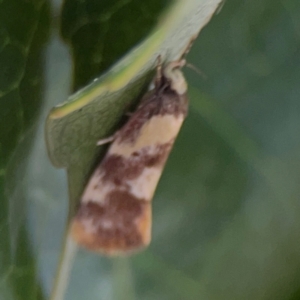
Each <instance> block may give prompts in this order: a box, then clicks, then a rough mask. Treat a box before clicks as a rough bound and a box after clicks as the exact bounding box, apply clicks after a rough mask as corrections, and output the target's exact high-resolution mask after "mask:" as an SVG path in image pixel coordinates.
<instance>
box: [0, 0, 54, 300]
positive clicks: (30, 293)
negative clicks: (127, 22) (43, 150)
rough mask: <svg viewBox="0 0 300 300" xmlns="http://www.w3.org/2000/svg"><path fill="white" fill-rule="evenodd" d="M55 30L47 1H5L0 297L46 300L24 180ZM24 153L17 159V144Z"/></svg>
mask: <svg viewBox="0 0 300 300" xmlns="http://www.w3.org/2000/svg"><path fill="white" fill-rule="evenodd" d="M48 31H49V3H48V2H47V1H44V0H35V1H15V0H4V1H1V2H0V203H1V209H0V232H1V242H0V298H1V299H43V296H42V293H41V289H40V286H39V283H38V282H37V279H36V278H37V274H36V266H35V265H36V261H35V259H34V258H33V257H32V253H31V251H30V249H29V245H28V236H27V234H28V233H27V231H26V228H25V227H24V222H25V218H26V217H25V210H24V206H26V203H24V202H25V201H26V200H25V195H24V192H22V190H23V189H24V185H23V183H24V182H22V181H23V178H24V176H26V175H24V173H25V166H26V159H27V155H28V153H29V151H30V142H28V141H27V142H22V141H23V140H24V138H25V136H27V137H28V133H29V130H30V128H32V125H33V124H34V122H35V121H36V119H37V116H38V112H39V108H40V106H41V104H42V101H43V98H42V89H43V76H42V73H43V67H42V62H43V51H44V44H45V42H46V40H47V37H48ZM19 144H22V146H21V147H22V151H21V153H20V155H17V154H16V153H17V150H16V148H17V146H18V145H19Z"/></svg>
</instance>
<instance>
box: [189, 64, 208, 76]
mask: <svg viewBox="0 0 300 300" xmlns="http://www.w3.org/2000/svg"><path fill="white" fill-rule="evenodd" d="M185 66H186V67H187V68H190V69H191V70H193V71H195V72H196V73H197V74H199V75H200V76H201V77H202V78H203V79H207V75H206V74H205V73H204V72H203V71H201V70H200V69H199V68H197V67H196V66H194V65H192V64H190V63H186V64H185Z"/></svg>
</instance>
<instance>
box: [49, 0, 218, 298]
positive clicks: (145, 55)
mask: <svg viewBox="0 0 300 300" xmlns="http://www.w3.org/2000/svg"><path fill="white" fill-rule="evenodd" d="M219 2H220V1H195V0H189V1H173V2H172V5H169V6H168V7H167V10H166V11H165V12H164V14H163V16H162V17H161V18H160V19H159V22H158V25H157V26H156V27H155V28H154V29H152V32H151V33H150V35H149V36H148V37H147V39H145V40H144V42H142V43H141V44H140V45H138V46H137V47H135V48H134V49H133V50H132V51H131V52H130V53H128V54H127V55H126V56H125V57H124V58H123V59H121V60H120V61H119V62H118V63H117V64H116V65H115V66H114V67H113V68H112V69H111V70H109V71H108V72H107V73H106V74H105V75H103V76H102V77H100V78H99V79H96V80H94V82H93V83H91V84H90V85H89V86H87V87H85V88H84V89H82V90H80V91H78V92H77V93H76V94H74V95H73V96H71V97H70V98H69V100H68V102H66V103H64V104H62V105H60V106H58V107H56V108H54V109H53V110H52V111H51V112H50V114H49V116H48V119H47V125H46V135H47V145H48V151H49V154H50V157H51V160H52V162H53V163H54V164H55V165H56V166H59V167H66V168H67V170H68V177H69V193H70V216H72V214H73V209H74V205H76V204H77V203H78V200H79V197H80V195H81V193H82V190H83V188H84V185H85V183H86V180H87V178H88V175H89V173H90V172H91V170H92V168H93V166H94V164H95V161H97V159H98V160H99V149H98V148H99V147H96V143H97V140H99V139H101V138H103V137H107V136H108V135H110V134H111V133H112V132H113V131H114V130H115V128H116V125H118V124H119V123H120V118H121V117H122V115H124V114H125V112H126V111H128V109H129V105H131V104H133V103H134V102H136V100H137V98H138V97H139V96H141V92H145V88H146V87H147V86H148V84H149V75H153V72H152V71H153V69H154V68H155V65H156V64H157V57H158V55H161V57H162V60H163V61H172V60H175V59H178V58H179V57H181V56H182V54H183V53H184V52H185V50H186V48H187V47H188V46H189V44H190V42H191V40H193V39H194V37H195V36H196V35H197V34H198V32H199V31H200V29H201V28H202V27H203V26H204V25H205V24H206V23H207V22H208V20H209V19H210V18H211V16H212V15H213V12H214V10H215V9H216V8H217V6H218V3H219ZM67 4H68V5H71V3H70V2H69V3H68V2H66V5H67ZM103 5H104V6H105V4H103ZM120 5H121V2H120ZM120 5H119V7H118V6H116V5H115V7H113V6H114V5H113V6H109V7H107V8H103V7H102V10H101V13H100V11H99V14H96V15H97V17H96V20H94V19H93V18H95V11H93V10H90V9H88V4H87V3H85V2H84V3H81V4H80V2H75V6H74V8H73V10H71V9H70V6H68V7H67V6H66V7H65V19H64V20H69V21H70V20H72V22H71V25H70V24H68V25H69V27H67V28H66V27H63V33H64V36H65V38H66V39H69V41H70V42H71V43H72V45H73V46H74V48H73V49H74V50H73V55H74V58H75V61H76V63H77V68H76V67H75V81H74V82H75V83H74V86H75V88H77V87H78V86H81V85H82V84H84V83H85V82H86V81H87V80H89V79H90V78H91V77H92V76H94V74H96V73H95V72H98V71H99V70H101V68H106V67H107V65H105V64H101V59H102V58H101V59H100V58H99V60H98V61H97V59H96V62H98V65H97V64H95V57H94V56H95V53H96V54H97V55H98V56H99V57H100V56H101V55H102V54H103V55H104V56H103V57H105V61H106V62H109V61H111V59H112V58H111V57H113V58H114V59H115V55H116V54H118V53H119V52H120V51H121V50H122V51H123V50H124V49H125V48H126V49H128V47H129V45H127V44H126V43H125V44H124V45H123V47H121V49H120V48H119V47H118V41H117V43H113V45H112V46H111V47H110V48H112V51H110V52H108V53H106V52H105V51H102V50H101V49H100V48H98V51H99V53H98V52H97V50H95V49H89V50H90V51H92V53H94V54H92V57H91V58H90V59H87V58H83V57H84V56H86V54H85V55H82V56H81V54H80V53H78V52H77V51H78V49H77V50H76V47H79V48H80V47H82V43H84V44H85V43H86V41H82V39H81V38H79V37H82V38H88V39H89V38H90V37H88V35H87V33H86V32H85V31H84V30H88V31H90V30H91V28H90V24H92V26H93V29H95V28H94V26H95V23H96V26H98V30H100V29H101V30H102V29H103V28H101V26H100V25H99V24H98V23H99V22H100V24H102V25H103V24H105V22H106V18H108V20H109V21H112V23H111V24H110V23H109V24H110V25H109V26H112V27H113V26H114V27H115V25H114V24H115V22H116V20H118V19H119V17H117V19H115V18H116V16H118V14H119V10H120V13H122V12H123V10H122V9H123V8H124V12H126V11H127V9H128V8H127V5H125V6H124V7H123V4H122V5H121V6H120ZM132 5H134V2H133V3H132ZM112 8H113V10H112ZM106 9H107V11H106ZM139 9H142V7H139ZM156 9H157V8H156ZM80 10H83V14H85V17H86V18H83V17H82V16H79V15H78V12H79V11H80ZM144 10H145V9H144ZM71 11H72V12H76V13H74V14H73V13H71ZM80 15H81V14H80ZM108 16H109V17H108ZM133 16H136V15H135V14H133ZM103 18H104V19H103ZM135 18H136V17H135ZM86 19H87V20H88V21H84V20H86ZM78 20H79V21H78ZM77 22H79V23H77ZM82 22H83V23H84V25H82ZM101 22H102V23H101ZM103 22H104V23H103ZM86 23H87V26H86V25H85V24H86ZM131 23H132V24H134V23H135V21H131ZM146 23H147V22H146ZM76 24H78V25H76ZM126 24H128V22H126V21H125V22H124V23H120V24H118V26H120V27H119V31H120V30H123V29H125V28H126V26H127V25H126ZM137 24H138V22H137ZM63 25H64V23H63ZM77 26H79V27H80V28H79V29H78V27H77ZM99 26H100V27H99ZM123 26H124V27H125V28H123ZM127 27H128V26H127ZM82 31H83V32H82ZM114 31H115V29H114ZM147 31H148V29H147ZM147 31H146V30H141V31H140V32H139V30H138V31H137V35H136V36H135V37H134V39H138V40H139V39H140V38H141V35H142V34H145V32H147ZM91 32H92V33H93V34H95V31H93V30H91ZM117 32H118V31H117ZM92 33H91V34H92ZM129 33H131V32H129ZM111 34H112V36H115V37H116V34H115V33H111ZM119 35H120V34H119ZM78 38H79V40H80V43H78ZM101 38H102V39H101ZM129 40H132V39H129ZM97 41H98V42H95V41H93V42H90V41H88V42H87V43H88V44H93V45H95V44H97V43H98V44H99V45H102V47H104V46H105V47H106V45H105V39H103V36H102V35H101V34H100V36H99V37H98V39H97ZM103 43H104V44H103ZM80 45H81V46H80ZM131 46H132V45H131ZM107 47H108V46H107ZM87 48H89V47H87ZM80 49H81V48H80ZM115 51H116V52H115ZM79 52H80V51H79ZM102 52H103V53H102ZM115 53H116V54H115ZM105 55H107V57H106V56H105ZM89 57H90V56H89V55H88V58H89ZM82 60H84V66H85V68H89V66H91V67H93V66H94V65H95V66H96V71H95V69H94V70H93V68H92V70H91V72H87V73H86V72H85V71H84V70H83V68H82ZM68 249H70V248H69V243H68V239H67V240H66V246H65V248H64V251H65V252H66V256H63V257H62V259H61V271H59V276H58V277H57V283H56V286H55V290H54V293H53V296H52V299H57V298H60V297H62V296H61V293H63V289H64V286H65V285H66V283H65V280H66V278H65V277H66V276H65V272H64V270H66V269H68V267H67V266H65V265H64V262H67V263H69V258H68V257H69V256H68V255H69V254H68ZM71 249H73V247H72V246H71ZM72 251H73V250H71V252H72ZM61 274H63V276H62V275H61Z"/></svg>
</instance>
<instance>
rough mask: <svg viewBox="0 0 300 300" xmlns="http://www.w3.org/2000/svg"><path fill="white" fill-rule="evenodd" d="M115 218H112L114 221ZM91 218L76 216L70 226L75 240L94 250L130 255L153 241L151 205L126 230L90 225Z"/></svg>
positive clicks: (112, 254) (80, 244) (108, 253)
mask: <svg viewBox="0 0 300 300" xmlns="http://www.w3.org/2000/svg"><path fill="white" fill-rule="evenodd" d="M113 221H114V220H112V222H113ZM90 222H91V220H89V219H88V217H87V218H85V219H83V218H79V217H78V216H76V217H75V218H74V219H73V221H72V224H71V227H70V235H71V237H72V238H73V240H75V242H76V243H77V244H78V245H79V246H81V247H83V248H85V249H87V250H89V251H92V252H97V253H101V254H104V255H108V256H123V255H130V254H133V253H135V252H138V251H141V250H143V249H144V248H146V247H147V246H148V245H149V243H150V241H151V206H150V204H148V205H147V206H146V207H145V209H144V211H143V214H142V215H141V216H140V217H139V218H138V220H136V222H135V224H131V226H129V228H131V230H130V231H128V230H127V228H124V230H122V229H120V228H118V229H116V228H115V229H114V230H107V228H103V227H97V228H96V229H95V227H93V229H92V228H91V227H90V225H88V224H89V223H90Z"/></svg>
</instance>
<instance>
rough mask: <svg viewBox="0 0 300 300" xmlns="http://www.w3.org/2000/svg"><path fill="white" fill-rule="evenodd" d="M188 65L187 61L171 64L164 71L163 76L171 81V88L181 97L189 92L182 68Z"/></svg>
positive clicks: (182, 60)
mask: <svg viewBox="0 0 300 300" xmlns="http://www.w3.org/2000/svg"><path fill="white" fill-rule="evenodd" d="M185 64H186V61H185V59H181V60H178V61H173V62H170V63H169V64H168V65H167V66H166V67H165V68H164V70H163V75H164V77H166V79H167V80H168V81H169V84H170V87H171V89H172V90H173V91H175V92H176V93H177V94H179V95H183V94H185V93H186V91H187V83H186V81H185V79H184V76H183V74H182V72H181V68H182V67H183V66H184V65H185Z"/></svg>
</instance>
